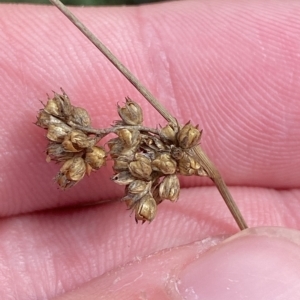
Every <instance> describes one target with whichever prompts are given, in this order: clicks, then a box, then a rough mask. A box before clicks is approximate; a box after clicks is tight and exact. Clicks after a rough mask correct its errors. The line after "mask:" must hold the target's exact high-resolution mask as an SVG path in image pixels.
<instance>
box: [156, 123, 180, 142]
mask: <svg viewBox="0 0 300 300" xmlns="http://www.w3.org/2000/svg"><path fill="white" fill-rule="evenodd" d="M176 134H177V131H175V128H174V126H173V124H172V123H169V124H167V125H166V126H165V127H163V128H161V130H160V133H159V135H160V137H161V138H162V140H163V141H164V142H166V143H172V144H175V142H176Z"/></svg>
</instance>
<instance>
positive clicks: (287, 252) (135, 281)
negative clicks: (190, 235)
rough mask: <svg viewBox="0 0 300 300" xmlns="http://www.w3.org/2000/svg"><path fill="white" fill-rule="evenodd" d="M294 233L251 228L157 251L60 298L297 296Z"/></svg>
mask: <svg viewBox="0 0 300 300" xmlns="http://www.w3.org/2000/svg"><path fill="white" fill-rule="evenodd" d="M299 250H300V233H299V231H296V230H291V229H285V228H279V227H264V228H252V229H247V230H245V231H242V232H239V233H238V234H236V235H234V236H232V237H230V238H228V239H226V240H223V241H222V238H214V239H206V240H204V241H201V242H196V243H194V244H191V245H186V246H182V247H178V248H172V249H169V250H165V251H161V252H159V253H156V254H154V255H151V256H149V257H147V258H144V259H139V258H136V261H134V262H132V263H130V264H128V265H126V266H124V267H120V268H118V269H116V270H114V271H111V272H109V273H106V274H104V275H103V276H101V277H98V278H96V279H94V280H92V281H91V282H89V283H87V284H85V285H84V286H82V287H80V288H79V289H77V290H75V291H73V292H71V293H68V294H65V295H63V296H61V297H59V298H56V299H57V300H58V299H60V300H64V299H91V300H92V299H127V298H128V299H290V300H293V299H299V298H300V283H299V278H300V251H299Z"/></svg>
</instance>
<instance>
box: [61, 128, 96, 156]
mask: <svg viewBox="0 0 300 300" xmlns="http://www.w3.org/2000/svg"><path fill="white" fill-rule="evenodd" d="M93 144H94V141H93V140H92V139H90V138H89V137H88V136H87V135H86V134H85V133H83V132H82V131H80V130H72V131H70V132H69V133H68V134H67V135H66V136H65V138H64V140H63V142H62V145H63V147H64V149H65V151H68V152H79V151H81V150H82V149H85V148H88V147H92V146H93Z"/></svg>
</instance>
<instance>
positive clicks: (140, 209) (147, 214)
mask: <svg viewBox="0 0 300 300" xmlns="http://www.w3.org/2000/svg"><path fill="white" fill-rule="evenodd" d="M156 209H157V205H156V202H155V200H154V199H153V197H152V196H151V195H149V194H146V195H145V196H144V197H143V198H142V199H141V200H140V201H139V202H138V203H137V204H136V205H135V220H136V221H137V222H138V221H140V220H141V221H142V222H143V223H144V222H145V221H149V222H151V221H152V220H153V219H154V217H155V215H156Z"/></svg>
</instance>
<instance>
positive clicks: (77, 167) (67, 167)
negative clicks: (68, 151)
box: [55, 157, 86, 189]
mask: <svg viewBox="0 0 300 300" xmlns="http://www.w3.org/2000/svg"><path fill="white" fill-rule="evenodd" d="M85 172H86V166H85V162H84V160H83V159H82V158H81V157H73V158H71V159H69V160H67V161H66V162H65V163H64V164H63V166H62V167H61V168H60V170H59V173H58V175H57V176H56V178H55V180H56V182H57V183H58V184H59V186H60V187H61V188H63V189H67V188H70V187H72V186H73V185H75V184H76V183H77V182H79V181H80V180H81V179H82V178H83V177H84V175H85Z"/></svg>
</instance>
